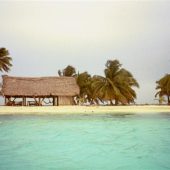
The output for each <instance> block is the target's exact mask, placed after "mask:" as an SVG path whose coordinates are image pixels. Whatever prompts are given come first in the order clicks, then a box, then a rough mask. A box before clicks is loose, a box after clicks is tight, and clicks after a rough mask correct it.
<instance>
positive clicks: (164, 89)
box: [155, 74, 170, 105]
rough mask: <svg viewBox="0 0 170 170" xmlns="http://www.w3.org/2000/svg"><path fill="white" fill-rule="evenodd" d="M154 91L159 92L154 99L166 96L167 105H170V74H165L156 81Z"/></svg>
mask: <svg viewBox="0 0 170 170" xmlns="http://www.w3.org/2000/svg"><path fill="white" fill-rule="evenodd" d="M156 83H157V86H156V89H157V90H159V91H158V92H157V93H156V95H155V97H157V96H158V95H159V97H162V96H167V101H168V105H170V74H166V75H165V76H164V77H162V78H161V79H160V80H158V81H156Z"/></svg>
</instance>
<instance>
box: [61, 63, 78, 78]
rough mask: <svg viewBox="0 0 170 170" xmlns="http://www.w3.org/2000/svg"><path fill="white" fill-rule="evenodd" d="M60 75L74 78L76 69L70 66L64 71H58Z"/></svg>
mask: <svg viewBox="0 0 170 170" xmlns="http://www.w3.org/2000/svg"><path fill="white" fill-rule="evenodd" d="M58 75H59V76H67V77H73V76H75V75H76V69H75V68H74V67H73V66H71V65H68V66H67V67H66V68H64V69H63V70H62V71H61V70H58Z"/></svg>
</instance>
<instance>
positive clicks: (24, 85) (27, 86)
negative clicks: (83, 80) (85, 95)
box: [1, 75, 80, 106]
mask: <svg viewBox="0 0 170 170" xmlns="http://www.w3.org/2000/svg"><path fill="white" fill-rule="evenodd" d="M79 91H80V89H79V86H78V85H77V83H76V80H75V78H73V77H36V78H35V77H11V76H7V75H3V76H2V90H1V94H2V96H4V97H5V105H17V104H18V105H23V106H27V105H43V102H44V101H45V100H52V101H51V103H52V105H53V106H59V105H74V104H75V101H74V97H75V96H77V95H78V94H79ZM16 100H19V102H16Z"/></svg>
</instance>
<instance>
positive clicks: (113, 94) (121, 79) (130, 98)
mask: <svg viewBox="0 0 170 170" xmlns="http://www.w3.org/2000/svg"><path fill="white" fill-rule="evenodd" d="M105 66H106V68H105V70H104V73H105V77H102V76H94V77H93V78H94V81H93V84H92V86H93V88H94V93H95V94H96V96H98V98H100V99H103V100H109V101H110V104H112V105H113V100H114V101H115V105H117V104H118V102H120V103H122V104H126V103H131V102H134V99H135V98H136V93H135V91H134V90H133V89H132V87H134V86H135V87H139V85H138V83H137V81H136V80H135V79H134V77H133V75H132V74H131V73H130V72H129V71H127V70H125V69H123V68H121V64H120V63H119V61H118V60H108V61H107V62H106V65H105Z"/></svg>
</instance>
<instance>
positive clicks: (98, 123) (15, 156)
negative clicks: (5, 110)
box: [0, 114, 170, 170]
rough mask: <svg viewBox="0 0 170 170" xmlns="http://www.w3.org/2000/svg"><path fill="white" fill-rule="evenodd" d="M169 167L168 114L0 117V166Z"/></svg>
mask: <svg viewBox="0 0 170 170" xmlns="http://www.w3.org/2000/svg"><path fill="white" fill-rule="evenodd" d="M165 169H170V115H168V114H156V115H150V114H149V115H124V116H119V115H117V116H113V115H111V114H106V115H56V116H50V115H49V116H48V115H47V116H33V115H32V116H31V115H29V116H12V115H11V116H0V170H165Z"/></svg>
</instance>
